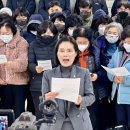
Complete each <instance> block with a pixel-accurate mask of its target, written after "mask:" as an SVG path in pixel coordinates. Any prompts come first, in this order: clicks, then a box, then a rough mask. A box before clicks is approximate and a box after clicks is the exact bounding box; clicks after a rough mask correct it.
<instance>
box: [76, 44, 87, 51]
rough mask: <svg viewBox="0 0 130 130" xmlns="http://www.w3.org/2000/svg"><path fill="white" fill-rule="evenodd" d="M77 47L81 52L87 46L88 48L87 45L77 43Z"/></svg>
mask: <svg viewBox="0 0 130 130" xmlns="http://www.w3.org/2000/svg"><path fill="white" fill-rule="evenodd" d="M78 48H79V50H80V51H81V52H84V51H85V50H86V49H87V48H88V45H80V44H79V45H78Z"/></svg>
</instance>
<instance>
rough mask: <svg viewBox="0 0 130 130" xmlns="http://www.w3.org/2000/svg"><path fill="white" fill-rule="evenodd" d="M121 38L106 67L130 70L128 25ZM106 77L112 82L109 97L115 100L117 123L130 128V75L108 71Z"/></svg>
mask: <svg viewBox="0 0 130 130" xmlns="http://www.w3.org/2000/svg"><path fill="white" fill-rule="evenodd" d="M121 40H122V42H121V44H120V46H119V48H118V49H117V50H116V52H115V53H114V55H113V56H112V59H111V60H110V62H109V64H108V67H109V68H117V67H125V68H126V69H127V70H128V71H129V72H130V26H127V27H126V28H124V30H123V32H122V34H121ZM108 78H109V80H110V81H112V82H113V86H112V93H111V99H112V100H114V101H115V110H116V119H117V123H118V125H126V126H128V129H130V75H125V76H120V75H119V76H115V75H113V74H110V73H108Z"/></svg>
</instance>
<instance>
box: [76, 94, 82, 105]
mask: <svg viewBox="0 0 130 130" xmlns="http://www.w3.org/2000/svg"><path fill="white" fill-rule="evenodd" d="M81 102H82V96H81V95H79V96H78V99H77V101H76V102H75V104H76V105H80V103H81Z"/></svg>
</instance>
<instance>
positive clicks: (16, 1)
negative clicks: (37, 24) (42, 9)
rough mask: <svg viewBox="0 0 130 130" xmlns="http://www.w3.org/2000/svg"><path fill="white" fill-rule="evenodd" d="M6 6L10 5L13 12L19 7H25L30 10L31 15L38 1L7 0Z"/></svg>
mask: <svg viewBox="0 0 130 130" xmlns="http://www.w3.org/2000/svg"><path fill="white" fill-rule="evenodd" d="M6 6H7V7H9V8H10V9H11V10H12V11H13V12H14V11H15V10H16V9H17V8H18V7H24V8H26V9H27V10H28V12H29V13H30V16H31V15H32V14H34V12H35V9H36V2H35V0H7V2H6Z"/></svg>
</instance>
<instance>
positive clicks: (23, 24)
mask: <svg viewBox="0 0 130 130" xmlns="http://www.w3.org/2000/svg"><path fill="white" fill-rule="evenodd" d="M17 24H18V25H19V26H25V25H26V24H27V19H17Z"/></svg>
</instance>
